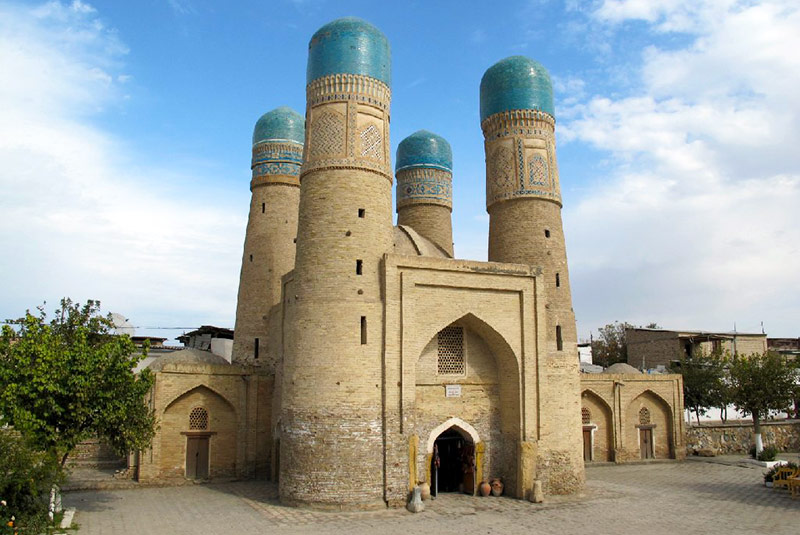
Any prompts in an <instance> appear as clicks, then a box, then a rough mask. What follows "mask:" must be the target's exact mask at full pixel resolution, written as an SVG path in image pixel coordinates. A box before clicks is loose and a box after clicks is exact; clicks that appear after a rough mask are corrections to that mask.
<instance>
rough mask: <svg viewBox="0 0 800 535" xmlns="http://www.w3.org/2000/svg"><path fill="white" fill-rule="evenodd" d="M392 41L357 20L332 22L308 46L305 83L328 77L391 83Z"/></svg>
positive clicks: (373, 27) (371, 26) (369, 25)
mask: <svg viewBox="0 0 800 535" xmlns="http://www.w3.org/2000/svg"><path fill="white" fill-rule="evenodd" d="M391 70H392V66H391V55H390V52H389V41H388V39H386V36H385V35H383V32H381V31H380V30H379V29H378V28H376V27H375V26H373V25H372V24H370V23H369V22H367V21H365V20H361V19H359V18H356V17H345V18H343V19H336V20H335V21H333V22H329V23H328V24H326V25H325V26H323V27H322V28H320V29H319V30H317V32H316V33H315V34H314V35H313V36H312V37H311V41H310V42H309V43H308V68H307V69H306V83H307V84H310V83H311V82H313V81H314V80H316V79H317V78H322V77H323V76H328V75H329V74H340V73H341V74H363V75H365V76H370V77H372V78H376V79H378V80H380V81H381V82H383V83H385V84H386V85H388V86H391V83H392V73H391Z"/></svg>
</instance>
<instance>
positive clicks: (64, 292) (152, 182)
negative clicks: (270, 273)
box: [0, 1, 246, 325]
mask: <svg viewBox="0 0 800 535" xmlns="http://www.w3.org/2000/svg"><path fill="white" fill-rule="evenodd" d="M126 52H127V48H126V47H125V45H124V43H122V42H121V41H120V39H119V38H118V36H117V35H116V33H115V32H114V31H113V30H110V29H107V28H105V26H104V24H103V23H102V21H101V20H100V19H99V18H98V15H97V13H96V12H95V10H94V9H93V8H92V7H91V6H89V5H88V4H84V3H82V2H77V1H76V2H73V3H72V4H69V5H67V4H62V3H59V2H49V3H47V4H44V5H43V6H39V7H35V8H30V7H25V6H23V7H19V6H14V5H8V4H4V5H0V71H2V72H3V73H6V76H4V83H3V84H0V108H2V109H3V110H4V112H3V113H2V114H0V161H2V162H3V165H2V166H0V187H2V191H3V195H2V196H0V214H2V217H1V218H0V230H1V231H2V233H3V235H4V236H5V237H6V238H7V239H6V243H5V247H4V254H3V255H2V260H0V271H1V272H2V273H3V278H4V280H3V285H4V297H3V299H2V310H0V312H1V313H3V314H4V317H14V316H17V315H19V314H20V313H21V312H22V311H24V309H25V308H26V307H33V306H35V305H36V304H38V303H40V302H41V300H43V299H48V300H49V301H51V302H52V301H53V300H54V299H58V298H60V297H61V296H71V297H73V298H75V299H80V300H83V299H87V298H97V299H101V301H103V303H104V306H105V308H106V309H107V310H108V309H109V308H111V309H112V310H118V311H120V312H123V313H124V314H126V315H127V317H129V318H131V319H132V320H133V321H134V322H135V323H137V324H142V323H149V324H157V325H158V324H160V325H164V324H174V323H184V324H185V323H187V322H188V323H190V324H191V323H195V324H199V323H200V322H221V323H228V324H230V323H232V321H233V306H234V305H235V297H234V296H235V291H236V287H235V283H236V280H235V274H236V273H238V260H239V258H240V254H241V249H240V246H241V243H242V237H243V234H242V232H243V223H244V220H243V218H244V217H246V215H244V214H242V210H241V207H239V206H236V207H235V209H231V207H229V206H224V204H225V203H230V198H228V197H225V196H222V195H218V196H216V198H217V199H218V200H217V201H216V202H218V203H220V205H214V204H211V203H210V202H209V201H208V200H203V199H193V198H191V194H190V193H189V194H187V193H186V191H188V190H189V189H190V188H189V185H190V184H191V182H192V180H194V179H195V177H188V176H186V175H184V174H183V173H182V172H178V171H176V170H174V169H168V168H152V167H150V166H148V164H147V160H146V157H142V156H141V155H136V154H130V151H131V149H130V147H128V146H127V145H126V141H125V140H124V139H118V138H116V137H115V136H113V135H111V134H110V133H109V132H106V131H104V130H102V129H100V128H97V127H95V126H93V124H92V119H93V118H94V117H95V116H96V115H97V114H98V112H99V111H100V110H102V109H103V108H105V107H106V106H109V105H112V104H114V105H119V104H120V102H121V100H122V99H124V98H125V95H123V94H122V92H121V90H120V87H119V86H120V84H122V83H124V82H125V81H126V80H127V79H128V78H129V77H128V76H127V75H125V74H124V73H122V72H121V71H122V69H123V68H124V63H123V60H124V55H125V54H126Z"/></svg>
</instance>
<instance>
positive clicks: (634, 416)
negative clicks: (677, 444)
mask: <svg viewBox="0 0 800 535" xmlns="http://www.w3.org/2000/svg"><path fill="white" fill-rule="evenodd" d="M625 421H626V422H627V423H626V425H625V429H624V433H625V437H626V443H627V444H628V446H627V447H628V448H629V449H633V450H634V451H636V450H637V449H638V451H639V458H641V459H670V458H674V456H675V453H674V445H673V444H672V426H673V424H674V423H673V421H672V409H671V407H670V405H669V403H667V402H666V401H665V400H664V399H663V398H662V397H661V396H659V395H658V394H656V393H655V392H653V391H652V390H645V391H644V392H642V393H641V394H639V395H638V396H636V397H635V398H634V399H633V400H632V401H631V402H630V404H629V405H628V408H627V410H626V412H625Z"/></svg>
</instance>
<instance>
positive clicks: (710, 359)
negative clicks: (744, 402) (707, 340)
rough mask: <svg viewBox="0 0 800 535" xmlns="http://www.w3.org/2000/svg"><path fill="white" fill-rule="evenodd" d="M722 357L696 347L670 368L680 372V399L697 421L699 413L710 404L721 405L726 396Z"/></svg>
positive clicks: (724, 363) (704, 411)
mask: <svg viewBox="0 0 800 535" xmlns="http://www.w3.org/2000/svg"><path fill="white" fill-rule="evenodd" d="M725 365H726V359H725V357H724V356H723V355H722V354H721V353H718V352H717V353H710V354H706V353H704V352H703V351H697V352H695V354H693V355H692V356H688V355H683V356H682V357H681V359H680V360H679V361H678V362H677V365H675V366H673V367H672V368H671V370H670V371H672V372H673V373H680V374H681V375H683V400H684V404H685V405H686V407H688V408H689V409H690V410H692V411H694V414H695V416H696V417H697V425H700V416H701V415H703V414H705V413H706V412H708V409H710V408H711V407H719V406H721V405H725V404H726V403H725V402H726V396H727V384H726V382H725V381H726V371H725Z"/></svg>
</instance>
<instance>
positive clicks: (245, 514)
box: [64, 461, 800, 535]
mask: <svg viewBox="0 0 800 535" xmlns="http://www.w3.org/2000/svg"><path fill="white" fill-rule="evenodd" d="M762 471H763V469H762V468H758V467H744V466H736V465H735V464H723V463H720V462H698V461H687V462H684V463H657V464H637V465H621V466H614V465H605V466H593V467H589V468H588V469H587V487H586V492H585V493H584V494H583V495H581V496H577V497H570V498H560V499H556V498H551V499H548V500H547V502H546V503H545V504H531V503H528V502H525V501H521V500H513V499H509V498H502V497H501V498H492V497H489V498H474V497H470V496H465V495H456V494H446V495H441V496H440V497H439V498H438V499H437V500H435V501H433V502H430V501H429V502H426V510H425V512H423V513H420V514H416V515H414V514H411V513H408V512H406V511H405V510H404V509H401V510H384V511H378V512H368V513H324V512H315V511H307V510H303V509H295V508H291V507H284V506H281V505H280V504H278V502H277V500H276V499H275V498H276V491H275V487H274V485H272V484H270V483H265V482H260V481H259V482H254V481H248V482H236V483H224V484H208V485H192V486H183V487H168V488H141V489H129V490H101V491H80V492H71V493H67V494H65V496H64V503H65V505H66V506H69V507H77V509H78V512H77V514H76V515H75V521H76V522H77V523H78V524H79V525H80V531H79V535H95V534H97V535H108V534H114V535H126V534H131V535H132V534H137V535H138V534H154V535H161V534H164V535H181V534H192V535H195V534H198V533H202V534H225V535H230V534H231V533H235V534H242V535H246V534H256V533H258V534H263V533H271V532H274V531H277V530H280V531H281V533H314V534H325V533H339V534H341V533H347V534H348V535H353V534H360V533H370V534H374V533H380V535H390V534H394V533H398V534H399V533H402V534H408V533H426V534H434V533H504V534H508V533H537V534H557V535H568V534H572V533H576V534H578V533H591V534H606V533H608V534H615V535H626V534H631V535H633V534H635V535H642V534H646V535H650V534H654V535H657V534H670V535H675V534H678V535H688V534H694V533H702V534H706V535H714V534H725V535H731V534H738V533H767V532H768V533H770V534H792V535H796V534H797V533H800V499H795V500H792V499H791V498H790V497H789V496H788V494H787V492H786V491H780V490H778V491H776V490H772V489H768V488H765V487H764V485H763V482H762V477H761V474H762Z"/></svg>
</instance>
